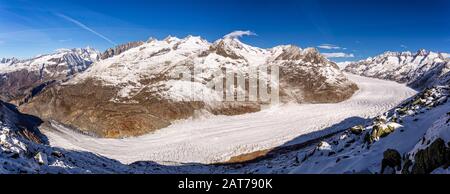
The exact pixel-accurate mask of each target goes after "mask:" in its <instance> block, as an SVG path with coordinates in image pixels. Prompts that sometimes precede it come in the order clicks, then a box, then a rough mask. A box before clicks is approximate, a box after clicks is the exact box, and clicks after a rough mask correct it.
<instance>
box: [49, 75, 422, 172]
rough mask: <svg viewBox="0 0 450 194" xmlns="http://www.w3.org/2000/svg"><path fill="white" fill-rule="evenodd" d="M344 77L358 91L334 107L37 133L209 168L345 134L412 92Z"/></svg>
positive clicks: (53, 141)
mask: <svg viewBox="0 0 450 194" xmlns="http://www.w3.org/2000/svg"><path fill="white" fill-rule="evenodd" d="M346 76H347V77H348V78H349V79H350V80H351V81H353V82H355V83H357V85H358V87H359V90H358V91H357V92H356V93H355V94H354V95H353V96H352V97H351V98H350V99H348V100H346V101H343V102H340V103H334V104H284V105H279V106H276V107H271V108H269V109H265V110H262V111H260V112H256V113H249V114H244V115H237V116H216V115H209V114H206V115H203V116H201V117H199V118H192V119H188V120H184V121H177V122H175V123H174V124H172V125H170V126H169V127H167V128H163V129H160V130H158V131H156V132H153V133H151V134H147V135H142V136H138V137H131V138H124V139H104V138H94V137H90V136H86V135H83V134H81V133H77V132H74V131H73V130H71V129H69V128H66V127H64V126H62V125H58V124H56V123H53V124H52V127H50V129H44V130H43V132H44V134H45V135H46V136H47V137H48V139H49V141H50V145H52V146H56V147H62V148H66V149H75V150H83V151H89V152H93V153H97V154H100V155H103V156H106V157H109V158H112V159H116V160H119V161H120V162H123V163H127V164H129V163H133V162H136V161H155V162H158V163H161V164H173V163H204V164H205V163H206V164H210V163H218V162H225V161H227V160H229V159H230V158H231V157H233V156H237V155H241V154H245V153H250V152H255V151H258V150H264V149H270V148H274V147H277V146H287V145H292V144H299V143H302V142H305V141H308V140H311V139H315V138H318V137H321V136H324V135H327V134H330V133H333V132H338V131H342V130H345V129H347V128H349V127H351V126H353V125H356V124H360V123H361V122H365V119H369V118H372V117H375V116H377V115H380V114H382V113H384V112H385V111H387V110H389V109H391V108H393V107H395V106H397V105H398V104H399V103H401V102H402V101H403V100H405V99H407V98H409V97H411V96H412V95H414V94H415V93H416V91H414V90H413V89H411V88H408V87H407V86H405V85H404V84H398V83H395V82H392V81H384V80H379V79H374V78H367V77H361V76H356V75H352V74H346ZM338 123H339V125H335V124H338ZM287 142H289V143H288V144H286V143H287Z"/></svg>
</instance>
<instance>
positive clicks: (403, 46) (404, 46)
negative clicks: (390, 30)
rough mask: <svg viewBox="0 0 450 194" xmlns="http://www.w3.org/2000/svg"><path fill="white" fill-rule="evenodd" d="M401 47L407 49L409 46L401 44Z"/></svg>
mask: <svg viewBox="0 0 450 194" xmlns="http://www.w3.org/2000/svg"><path fill="white" fill-rule="evenodd" d="M400 47H402V48H404V49H407V48H408V47H407V46H406V45H404V44H401V45H400Z"/></svg>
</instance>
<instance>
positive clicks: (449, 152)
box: [411, 138, 450, 174]
mask: <svg viewBox="0 0 450 194" xmlns="http://www.w3.org/2000/svg"><path fill="white" fill-rule="evenodd" d="M414 161H415V163H414V165H413V167H412V170H411V173H412V174H429V173H431V172H432V171H433V170H434V169H436V168H439V167H441V166H447V167H448V166H449V165H450V148H449V147H447V146H446V145H445V142H444V140H442V139H441V138H438V139H436V140H435V141H434V142H433V143H432V144H431V145H430V146H428V147H427V148H426V149H423V150H419V151H418V152H417V154H416V155H415V156H414Z"/></svg>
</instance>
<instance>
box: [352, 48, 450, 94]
mask: <svg viewBox="0 0 450 194" xmlns="http://www.w3.org/2000/svg"><path fill="white" fill-rule="evenodd" d="M345 71H347V72H350V73H353V74H357V75H363V76H367V77H374V78H379V79H386V80H392V81H396V82H399V83H406V84H408V85H409V86H411V87H413V88H416V89H425V88H427V87H429V86H433V85H436V84H439V85H442V84H448V83H450V60H449V58H448V57H447V55H446V54H445V53H435V52H430V51H425V50H423V49H422V50H419V51H417V53H415V54H413V53H411V52H400V53H399V52H385V53H384V54H382V55H379V56H376V57H370V58H368V59H366V60H362V61H358V62H355V63H351V64H349V65H347V66H346V68H345Z"/></svg>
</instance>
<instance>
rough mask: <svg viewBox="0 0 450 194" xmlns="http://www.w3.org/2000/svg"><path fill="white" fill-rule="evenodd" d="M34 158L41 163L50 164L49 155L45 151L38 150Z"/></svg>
mask: <svg viewBox="0 0 450 194" xmlns="http://www.w3.org/2000/svg"><path fill="white" fill-rule="evenodd" d="M34 159H35V160H36V161H37V162H38V163H39V164H40V165H47V164H48V159H47V155H46V154H45V153H42V152H38V153H37V154H36V155H35V156H34Z"/></svg>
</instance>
